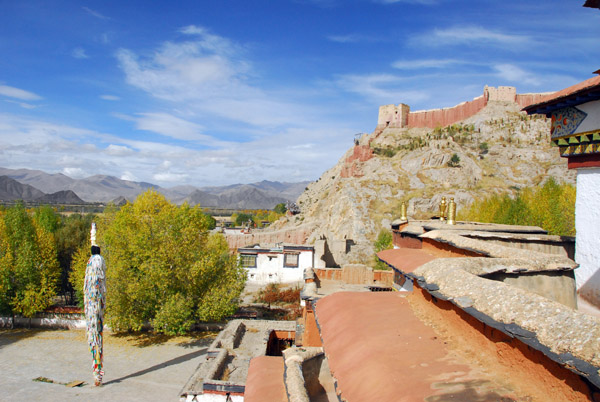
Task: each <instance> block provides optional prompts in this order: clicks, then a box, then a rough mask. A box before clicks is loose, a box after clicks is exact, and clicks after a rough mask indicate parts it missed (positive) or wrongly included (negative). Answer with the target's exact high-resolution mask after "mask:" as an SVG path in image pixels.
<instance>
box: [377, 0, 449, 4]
mask: <svg viewBox="0 0 600 402" xmlns="http://www.w3.org/2000/svg"><path fill="white" fill-rule="evenodd" d="M373 1H374V2H375V3H381V4H396V3H405V4H423V5H432V4H438V3H439V0H373Z"/></svg>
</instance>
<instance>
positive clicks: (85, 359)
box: [0, 329, 216, 401]
mask: <svg viewBox="0 0 600 402" xmlns="http://www.w3.org/2000/svg"><path fill="white" fill-rule="evenodd" d="M215 336H216V333H203V334H198V335H193V336H190V337H166V336H158V335H152V334H136V335H115V334H111V333H105V347H104V354H105V357H104V371H105V375H104V385H103V386H102V387H94V386H93V385H90V383H91V384H93V378H92V370H91V365H92V360H91V355H90V353H89V351H88V348H87V343H86V338H85V331H84V330H40V329H32V330H27V329H15V330H0V390H1V391H0V401H42V400H43V401H79V400H96V401H177V400H178V398H179V391H180V390H181V388H182V387H183V385H184V384H185V383H186V381H187V380H188V378H189V377H190V376H191V375H192V373H193V372H194V371H195V369H196V367H197V366H198V364H199V363H200V360H201V358H202V357H203V356H204V354H205V353H206V349H207V347H208V345H210V343H211V342H212V340H213V339H214V337H215ZM38 377H45V378H48V379H50V380H53V381H54V383H49V382H39V381H34V379H36V378H38ZM76 380H81V381H85V382H86V384H85V385H83V386H81V387H74V388H69V387H67V386H65V385H62V384H60V383H63V384H66V383H70V382H72V381H76Z"/></svg>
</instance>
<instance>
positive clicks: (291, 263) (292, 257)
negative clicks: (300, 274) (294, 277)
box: [283, 253, 299, 268]
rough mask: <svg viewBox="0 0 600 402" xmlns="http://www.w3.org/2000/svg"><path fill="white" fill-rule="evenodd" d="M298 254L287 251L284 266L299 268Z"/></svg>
mask: <svg viewBox="0 0 600 402" xmlns="http://www.w3.org/2000/svg"><path fill="white" fill-rule="evenodd" d="M298 255H299V254H297V253H295V254H292V253H285V254H284V257H283V266H284V267H287V268H298Z"/></svg>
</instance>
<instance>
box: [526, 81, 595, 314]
mask: <svg viewBox="0 0 600 402" xmlns="http://www.w3.org/2000/svg"><path fill="white" fill-rule="evenodd" d="M524 110H525V111H526V112H527V113H529V114H544V115H546V116H547V117H550V118H551V119H552V125H551V129H550V134H551V141H552V143H553V144H554V145H556V146H557V147H558V149H559V150H560V155H561V156H563V157H565V158H567V159H568V161H569V164H568V165H569V169H576V170H577V200H576V202H575V229H576V231H577V237H576V247H575V248H576V252H575V261H576V262H577V263H578V264H579V268H578V269H577V270H576V271H575V278H576V283H577V291H578V293H579V295H580V296H581V297H582V298H584V299H585V300H587V301H588V302H590V303H592V304H594V305H595V306H600V252H599V251H598V250H599V248H598V246H599V241H600V76H596V77H593V78H590V79H588V80H586V81H583V82H580V83H579V84H576V85H573V86H571V87H568V88H565V89H563V90H561V91H558V92H556V93H554V94H552V95H550V96H547V97H545V98H544V99H543V100H542V101H541V102H538V103H535V104H532V105H530V106H527V107H525V108H524Z"/></svg>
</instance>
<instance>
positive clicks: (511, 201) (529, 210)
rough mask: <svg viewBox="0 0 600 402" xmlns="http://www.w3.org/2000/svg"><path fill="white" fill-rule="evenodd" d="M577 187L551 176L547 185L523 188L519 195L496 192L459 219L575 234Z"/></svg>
mask: <svg viewBox="0 0 600 402" xmlns="http://www.w3.org/2000/svg"><path fill="white" fill-rule="evenodd" d="M575 193H576V192H575V187H574V186H572V185H570V184H558V183H557V182H556V181H555V180H554V178H552V177H551V178H549V179H548V180H547V181H546V182H545V183H544V184H543V185H541V186H537V187H532V188H526V189H523V190H521V191H520V192H519V194H517V196H516V197H510V196H509V195H508V194H504V195H492V196H490V197H488V198H485V199H482V200H477V201H475V202H474V203H473V204H472V205H471V207H470V208H468V209H467V210H464V211H460V212H461V213H460V214H459V219H461V220H470V221H476V222H493V223H504V224H509V225H533V226H539V227H541V228H543V229H545V230H547V231H548V233H549V234H554V235H562V236H575Z"/></svg>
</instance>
